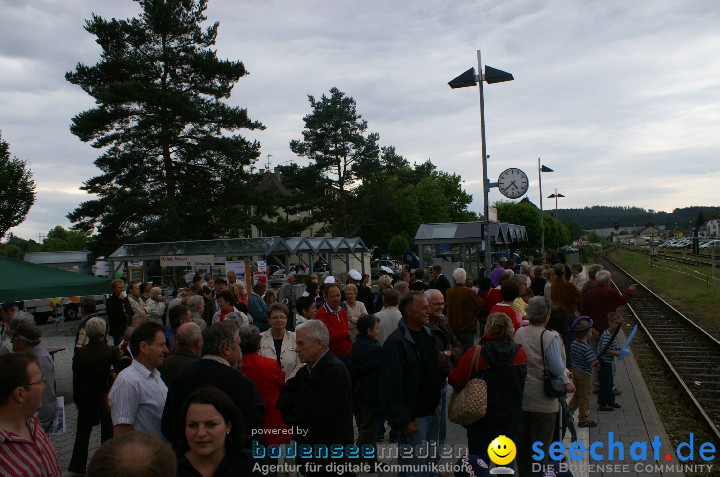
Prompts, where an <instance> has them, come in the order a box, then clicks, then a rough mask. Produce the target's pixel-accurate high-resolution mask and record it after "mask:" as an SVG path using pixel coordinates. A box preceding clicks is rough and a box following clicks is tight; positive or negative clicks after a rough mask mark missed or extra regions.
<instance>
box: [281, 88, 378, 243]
mask: <svg viewBox="0 0 720 477" xmlns="http://www.w3.org/2000/svg"><path fill="white" fill-rule="evenodd" d="M308 99H309V101H310V106H311V107H312V112H311V113H310V114H308V115H307V116H305V118H304V121H305V129H304V130H303V132H302V135H303V140H302V141H298V140H294V141H291V142H290V149H291V150H292V152H294V153H295V154H297V155H298V156H303V157H307V158H308V159H310V160H312V161H313V162H312V163H311V164H310V166H308V167H307V168H305V172H306V173H310V174H309V175H314V177H315V180H314V181H313V182H311V183H307V184H306V185H305V187H304V189H303V190H302V192H303V193H304V195H305V198H311V197H314V204H315V205H314V207H316V209H317V213H316V214H315V215H314V217H315V218H316V219H317V221H318V222H324V223H326V224H328V226H329V228H330V230H331V231H332V232H333V233H334V234H335V235H339V236H346V235H352V233H353V232H354V231H353V230H351V228H350V226H349V221H348V214H350V213H351V207H350V206H351V204H352V201H353V192H352V191H353V189H354V188H355V187H356V186H357V183H356V180H357V178H358V173H357V171H358V168H360V167H361V166H365V167H367V163H368V162H373V163H375V162H377V161H378V154H379V153H380V149H379V147H378V144H377V142H378V139H379V136H378V134H376V133H369V134H366V130H367V121H365V120H364V119H362V116H360V115H359V114H358V113H357V110H356V103H355V100H354V99H353V98H351V97H349V96H345V93H343V92H342V91H340V90H338V89H337V88H332V89H331V90H330V96H329V97H328V96H326V95H324V94H323V95H322V97H321V98H320V100H319V101H316V100H315V98H314V97H313V96H308ZM302 201H303V200H301V202H302Z"/></svg>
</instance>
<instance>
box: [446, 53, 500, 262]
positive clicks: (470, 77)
mask: <svg viewBox="0 0 720 477" xmlns="http://www.w3.org/2000/svg"><path fill="white" fill-rule="evenodd" d="M477 61H478V70H479V71H480V74H476V73H475V68H474V67H473V68H470V69H469V70H467V71H466V72H464V73H463V74H461V75H460V76H458V77H457V78H455V79H453V80H452V81H450V82H449V83H448V84H449V85H450V87H451V88H452V89H456V88H465V87H468V86H475V85H478V89H479V90H480V141H481V145H482V169H483V195H484V197H485V207H484V215H485V224H484V229H485V230H484V234H485V264H484V266H485V273H486V274H487V276H490V263H491V262H490V204H489V202H488V201H489V195H490V180H489V179H488V172H487V147H486V144H485V97H484V95H483V82H487V83H488V84H494V83H502V82H505V81H512V80H513V79H514V78H513V75H512V74H510V73H508V72H506V71H502V70H499V69H497V68H493V67H492V66H487V65H486V66H485V74H482V71H483V66H482V60H481V59H480V50H477Z"/></svg>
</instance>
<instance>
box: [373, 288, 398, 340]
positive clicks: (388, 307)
mask: <svg viewBox="0 0 720 477" xmlns="http://www.w3.org/2000/svg"><path fill="white" fill-rule="evenodd" d="M380 293H382V297H383V309H382V310H381V311H378V312H377V313H375V316H376V317H377V318H378V319H379V320H380V323H379V324H378V328H379V330H380V333H379V335H378V343H379V344H380V346H382V345H383V344H384V343H385V340H386V339H387V337H388V336H390V335H391V334H392V333H393V331H395V330H396V329H397V327H398V322H399V321H400V319H401V318H402V314H401V313H400V310H398V303H400V292H399V291H397V290H395V289H394V288H385V289H383V291H382V292H380Z"/></svg>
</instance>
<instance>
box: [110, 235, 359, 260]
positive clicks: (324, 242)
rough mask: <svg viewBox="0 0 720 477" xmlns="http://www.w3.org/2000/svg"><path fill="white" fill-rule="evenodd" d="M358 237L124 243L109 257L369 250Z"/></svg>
mask: <svg viewBox="0 0 720 477" xmlns="http://www.w3.org/2000/svg"><path fill="white" fill-rule="evenodd" d="M369 251H370V249H368V248H367V246H366V245H365V243H363V241H362V240H361V239H360V238H359V237H351V238H345V237H290V238H287V239H284V238H282V237H258V238H229V239H216V240H188V241H181V242H159V243H138V244H125V245H121V246H120V247H118V249H117V250H115V251H114V252H113V253H112V254H111V255H110V257H108V258H109V259H110V260H112V261H115V262H119V261H132V260H157V259H159V258H160V257H164V256H169V255H215V256H228V257H229V256H235V257H255V256H260V257H268V256H271V255H292V254H299V253H325V252H332V253H355V252H369Z"/></svg>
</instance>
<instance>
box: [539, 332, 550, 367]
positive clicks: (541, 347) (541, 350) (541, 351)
mask: <svg viewBox="0 0 720 477" xmlns="http://www.w3.org/2000/svg"><path fill="white" fill-rule="evenodd" d="M546 331H547V330H542V333H540V354H541V355H542V360H543V372H544V373H547V372H548V370H547V366H546V365H545V350H544V349H543V335H544V334H545V332H546Z"/></svg>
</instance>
